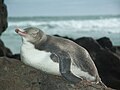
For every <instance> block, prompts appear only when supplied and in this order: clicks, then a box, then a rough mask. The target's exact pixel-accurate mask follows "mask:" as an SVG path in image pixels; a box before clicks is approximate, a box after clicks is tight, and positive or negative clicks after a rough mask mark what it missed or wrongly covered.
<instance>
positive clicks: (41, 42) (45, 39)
mask: <svg viewBox="0 0 120 90" xmlns="http://www.w3.org/2000/svg"><path fill="white" fill-rule="evenodd" d="M46 41H47V35H46V34H43V36H42V38H41V39H40V40H39V41H38V42H36V45H37V44H39V45H42V44H44V43H45V42H46Z"/></svg>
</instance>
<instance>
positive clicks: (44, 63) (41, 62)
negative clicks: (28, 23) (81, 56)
mask: <svg viewBox="0 0 120 90" xmlns="http://www.w3.org/2000/svg"><path fill="white" fill-rule="evenodd" d="M50 55H51V53H50V52H45V51H40V50H37V49H35V48H34V45H33V44H31V43H29V42H25V43H23V45H22V47H21V59H22V61H23V62H24V63H25V64H27V65H29V66H32V67H34V68H37V69H40V70H42V71H44V72H47V73H50V74H54V75H61V74H60V72H59V63H57V62H54V61H52V60H51V58H50ZM71 72H72V73H73V74H74V75H76V76H77V77H81V76H83V77H86V79H88V80H95V77H93V76H91V75H89V73H88V72H84V71H82V70H81V69H80V68H78V67H76V66H74V65H73V64H71Z"/></svg>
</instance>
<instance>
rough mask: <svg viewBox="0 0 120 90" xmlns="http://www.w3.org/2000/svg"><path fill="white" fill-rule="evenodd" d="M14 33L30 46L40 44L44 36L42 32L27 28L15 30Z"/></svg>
mask: <svg viewBox="0 0 120 90" xmlns="http://www.w3.org/2000/svg"><path fill="white" fill-rule="evenodd" d="M15 31H16V33H18V34H19V35H20V36H21V37H22V38H23V42H24V41H27V42H30V43H32V44H36V43H38V42H40V41H41V40H42V39H43V36H45V34H44V32H43V31H41V30H40V29H39V28H36V27H28V28H25V29H19V28H17V29H16V30H15Z"/></svg>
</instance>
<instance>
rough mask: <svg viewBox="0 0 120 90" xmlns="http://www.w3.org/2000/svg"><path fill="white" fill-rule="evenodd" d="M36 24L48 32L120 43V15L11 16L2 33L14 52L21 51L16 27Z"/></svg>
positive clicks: (115, 43) (6, 43) (7, 44)
mask: <svg viewBox="0 0 120 90" xmlns="http://www.w3.org/2000/svg"><path fill="white" fill-rule="evenodd" d="M28 26H35V27H38V28H40V29H42V30H43V31H44V32H45V33H47V34H51V35H54V34H58V35H61V36H68V37H71V38H74V39H76V38H79V37H83V36H86V37H93V38H95V39H96V38H101V37H104V36H106V37H109V38H110V39H111V40H112V42H113V44H114V45H120V16H117V17H116V16H115V17H110V18H109V16H108V17H107V18H106V17H104V18H103V17H102V18H98V17H92V18H91V17H90V18H89V17H82V18H79V17H73V18H71V17H70V18H67V17H64V18H62V17H60V18H56V17H53V18H49V17H35V18H34V17H33V18H29V17H28V18H14V17H13V18H9V19H8V29H7V30H6V31H5V32H4V33H3V34H2V36H1V38H2V39H3V40H4V43H5V45H6V46H7V47H9V48H10V49H11V50H12V51H13V53H19V50H20V46H21V39H20V36H18V35H17V34H16V33H15V28H16V27H19V28H26V27H28Z"/></svg>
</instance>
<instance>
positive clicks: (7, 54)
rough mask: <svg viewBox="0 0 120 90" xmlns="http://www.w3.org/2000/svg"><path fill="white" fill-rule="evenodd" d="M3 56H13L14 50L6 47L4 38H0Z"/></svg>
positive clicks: (0, 52) (0, 51) (0, 54)
mask: <svg viewBox="0 0 120 90" xmlns="http://www.w3.org/2000/svg"><path fill="white" fill-rule="evenodd" d="M3 56H7V57H10V56H12V52H11V50H10V49H8V48H7V47H5V45H4V43H3V42H2V40H0V57H3Z"/></svg>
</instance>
